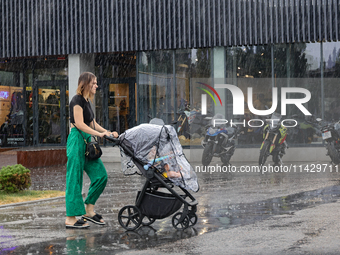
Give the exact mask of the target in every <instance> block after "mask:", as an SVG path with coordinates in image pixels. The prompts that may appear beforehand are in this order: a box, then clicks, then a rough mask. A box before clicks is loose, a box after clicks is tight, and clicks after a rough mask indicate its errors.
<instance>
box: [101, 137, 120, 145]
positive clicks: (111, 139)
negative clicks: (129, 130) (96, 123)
mask: <svg viewBox="0 0 340 255" xmlns="http://www.w3.org/2000/svg"><path fill="white" fill-rule="evenodd" d="M104 138H105V139H106V140H108V141H110V142H113V143H115V144H119V143H120V140H119V138H114V137H113V135H110V136H107V135H104Z"/></svg>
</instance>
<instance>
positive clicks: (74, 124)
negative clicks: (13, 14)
mask: <svg viewBox="0 0 340 255" xmlns="http://www.w3.org/2000/svg"><path fill="white" fill-rule="evenodd" d="M72 124H73V126H74V127H75V128H76V129H77V130H78V131H79V133H80V134H81V136H82V137H83V139H84V142H85V144H87V141H86V139H85V137H84V135H83V134H82V132H81V131H80V130H79V128H77V126H76V123H72ZM93 129H94V130H96V128H95V124H94V119H93ZM92 137H93V139H94V140H95V141H96V142H97V139H96V137H94V136H93V135H92Z"/></svg>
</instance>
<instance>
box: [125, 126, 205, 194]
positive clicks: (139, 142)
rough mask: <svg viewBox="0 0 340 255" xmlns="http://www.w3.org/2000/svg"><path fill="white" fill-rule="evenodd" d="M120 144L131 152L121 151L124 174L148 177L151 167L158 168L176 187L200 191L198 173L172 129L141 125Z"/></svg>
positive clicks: (130, 130)
mask: <svg viewBox="0 0 340 255" xmlns="http://www.w3.org/2000/svg"><path fill="white" fill-rule="evenodd" d="M120 140H121V143H122V144H124V145H125V147H128V148H129V150H130V151H126V150H123V149H122V150H121V156H122V170H123V172H124V174H126V175H131V174H135V173H138V174H142V175H145V174H146V172H147V171H148V169H149V168H150V167H156V168H157V169H158V170H159V172H161V173H164V174H163V175H164V176H167V178H168V179H170V180H171V181H172V182H173V183H174V184H175V185H177V186H179V187H182V188H184V189H190V190H192V191H194V192H197V191H198V189H199V185H198V182H197V176H196V173H195V172H194V170H193V168H192V166H191V165H190V163H189V162H188V160H187V159H186V157H185V155H184V154H183V150H182V146H181V144H180V142H179V140H178V137H177V134H176V131H175V129H174V128H173V127H172V126H169V125H156V124H141V125H139V126H136V127H134V128H131V129H128V130H126V131H125V132H124V133H123V134H122V135H121V136H120ZM131 154H132V155H131ZM136 160H137V161H138V164H137V162H135V161H136ZM134 162H135V163H136V164H134Z"/></svg>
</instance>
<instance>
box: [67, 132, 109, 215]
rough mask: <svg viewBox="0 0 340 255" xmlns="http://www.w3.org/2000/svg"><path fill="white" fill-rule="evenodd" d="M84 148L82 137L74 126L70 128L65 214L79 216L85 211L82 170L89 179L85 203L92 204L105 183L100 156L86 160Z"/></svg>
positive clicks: (105, 177) (104, 173)
mask: <svg viewBox="0 0 340 255" xmlns="http://www.w3.org/2000/svg"><path fill="white" fill-rule="evenodd" d="M80 132H82V131H80ZM82 134H83V136H84V137H85V138H86V139H88V138H89V137H90V135H89V134H86V133H84V132H82ZM88 140H90V139H88ZM85 148H86V145H85V142H84V139H83V137H82V136H81V134H80V133H79V131H78V130H77V129H76V128H72V129H71V132H70V134H69V136H68V138H67V147H66V153H67V172H66V194H65V201H66V216H81V215H84V214H85V213H86V211H85V205H84V201H83V197H82V187H83V171H85V172H86V174H87V175H88V176H89V178H90V180H91V185H90V188H89V192H88V195H87V198H86V200H85V204H92V205H94V204H95V203H96V201H97V199H98V198H99V196H100V195H101V194H102V192H103V190H104V189H105V186H106V183H107V172H106V169H105V167H104V164H103V162H102V160H101V159H100V158H99V159H96V160H86V159H85Z"/></svg>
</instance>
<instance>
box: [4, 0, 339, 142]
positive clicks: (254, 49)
mask: <svg viewBox="0 0 340 255" xmlns="http://www.w3.org/2000/svg"><path fill="white" fill-rule="evenodd" d="M0 13H1V18H0V38H1V39H0V126H1V129H0V146H2V147H6V146H45V145H48V146H51V145H62V146H63V145H65V144H66V140H67V135H68V132H69V119H68V115H69V109H68V103H69V100H70V99H71V98H72V96H73V95H74V94H75V91H76V87H77V80H78V77H79V75H80V74H81V73H82V72H83V71H91V72H93V73H95V74H96V76H97V77H98V84H99V90H98V93H97V94H96V98H95V101H94V108H95V113H96V120H97V122H98V123H101V124H102V125H103V126H104V127H105V128H107V129H111V130H117V131H118V132H120V133H121V132H124V130H126V129H128V128H131V127H133V126H135V125H138V124H140V123H145V122H148V121H149V120H150V119H151V118H154V117H158V118H162V119H163V120H164V121H165V123H167V124H171V123H174V122H177V123H176V124H174V125H176V127H177V130H178V134H179V136H180V138H181V139H180V140H181V142H182V144H183V145H198V144H200V140H201V138H202V135H203V134H204V129H205V125H206V124H207V121H208V120H207V119H206V118H205V117H212V116H214V114H216V113H220V114H223V115H224V116H225V118H226V120H228V121H229V122H230V121H234V122H238V123H240V124H239V125H240V127H241V128H242V134H241V136H240V137H239V141H238V142H239V144H240V145H241V146H245V147H252V146H258V144H259V143H260V142H261V139H262V133H261V132H262V128H263V127H261V125H259V124H256V123H255V121H254V122H251V123H250V122H249V121H250V120H254V119H256V120H257V122H260V120H265V119H266V118H267V116H259V115H256V114H254V113H253V112H252V111H250V110H249V105H250V104H252V105H253V106H254V107H255V108H256V109H258V110H266V109H271V107H274V106H273V102H274V101H275V100H273V91H274V88H276V89H277V91H278V95H277V97H278V99H277V101H278V105H277V107H276V111H278V112H281V113H282V111H283V109H281V108H282V107H281V101H282V100H281V96H282V93H281V89H282V88H285V87H299V88H305V89H307V90H308V91H310V93H311V99H310V100H308V102H306V103H304V104H303V105H304V107H305V108H306V109H308V111H309V112H310V113H311V114H312V116H305V115H304V114H303V112H302V111H301V109H299V108H298V107H296V106H295V105H287V107H285V110H286V114H285V116H284V117H285V118H286V119H294V120H296V121H297V122H298V124H299V125H298V126H297V127H295V128H291V130H292V131H291V134H293V133H296V134H299V135H298V136H296V137H298V138H299V139H297V138H296V137H294V136H293V135H291V136H288V142H289V143H290V144H291V145H292V146H319V145H321V144H322V139H321V138H320V136H319V133H318V131H317V127H316V125H315V124H314V119H315V118H316V117H318V118H322V119H324V120H327V121H331V120H338V119H340V108H339V107H340V103H339V99H338V98H337V97H338V95H339V92H340V91H339V86H338V84H339V82H340V80H339V79H340V78H339V76H340V43H339V32H340V3H339V2H338V1H336V0H269V1H268V0H188V1H180V0H164V1H156V0H115V1H108V0H101V1H99V0H98V1H89V0H78V1H69V0H60V1H56V0H40V1H33V0H28V1H24V2H22V1H18V0H14V1H10V0H0ZM216 84H231V85H235V86H237V87H239V88H240V89H241V90H242V92H243V95H244V114H242V115H234V114H233V103H234V102H233V95H232V94H231V93H230V91H228V90H225V89H216V90H215V89H213V90H212V88H214V87H215V85H216ZM249 87H251V88H252V91H251V93H250V91H249V90H248V88H249ZM203 94H207V95H208V96H207V97H206V98H207V99H206V106H205V107H202V100H203V99H202V98H204V97H202V95H203ZM248 94H249V95H248ZM288 97H289V98H300V97H301V94H298V93H291V94H289V95H288ZM202 108H204V109H205V110H206V113H205V112H204V111H203V112H202ZM202 113H203V115H202ZM260 123H261V122H260ZM289 137H291V138H289ZM289 139H290V140H289Z"/></svg>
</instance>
